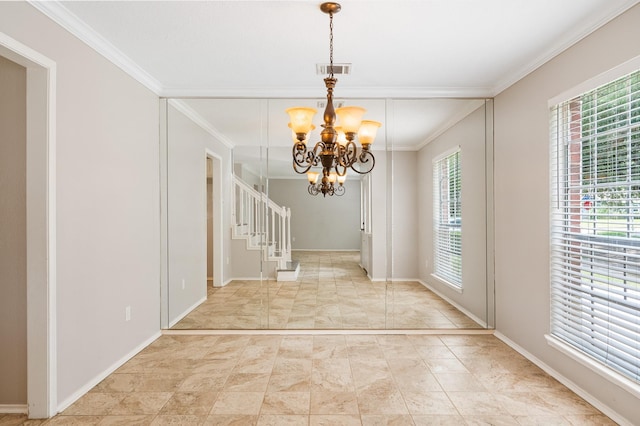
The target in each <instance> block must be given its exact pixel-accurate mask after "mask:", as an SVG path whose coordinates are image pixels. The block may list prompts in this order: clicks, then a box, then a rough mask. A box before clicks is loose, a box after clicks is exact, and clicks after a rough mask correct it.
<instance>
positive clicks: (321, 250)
mask: <svg viewBox="0 0 640 426" xmlns="http://www.w3.org/2000/svg"><path fill="white" fill-rule="evenodd" d="M291 251H292V252H294V251H320V252H336V253H338V252H342V251H347V252H351V253H353V252H357V251H360V249H312V248H301V249H291Z"/></svg>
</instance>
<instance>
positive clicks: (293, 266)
mask: <svg viewBox="0 0 640 426" xmlns="http://www.w3.org/2000/svg"><path fill="white" fill-rule="evenodd" d="M299 272H300V262H298V261H297V260H292V261H291V262H287V264H286V266H285V268H278V270H277V271H276V281H295V280H297V279H298V273H299Z"/></svg>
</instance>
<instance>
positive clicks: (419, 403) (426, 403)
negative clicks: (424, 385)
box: [402, 390, 458, 416]
mask: <svg viewBox="0 0 640 426" xmlns="http://www.w3.org/2000/svg"><path fill="white" fill-rule="evenodd" d="M402 395H403V397H404V401H405V403H406V405H407V408H408V410H409V413H411V414H414V415H415V414H430V415H447V416H451V415H456V414H458V410H457V409H456V407H455V406H454V405H453V403H452V402H451V400H450V399H449V397H448V396H447V394H446V393H445V392H429V391H423V390H420V391H417V392H416V391H414V392H403V393H402Z"/></svg>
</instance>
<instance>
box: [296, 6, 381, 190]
mask: <svg viewBox="0 0 640 426" xmlns="http://www.w3.org/2000/svg"><path fill="white" fill-rule="evenodd" d="M320 10H322V11H323V12H324V13H328V14H329V77H327V78H325V79H324V84H325V86H326V87H327V106H326V108H325V110H324V124H323V125H322V127H323V128H324V130H322V132H321V133H320V139H321V140H320V142H318V143H316V145H315V146H314V147H313V149H307V137H308V134H309V132H310V131H311V130H312V129H313V124H312V120H313V116H314V114H315V113H316V112H317V111H316V110H315V109H314V108H306V107H295V108H289V109H287V110H286V111H287V113H288V114H289V118H290V120H291V122H290V123H289V127H291V130H292V131H293V133H294V145H293V151H292V155H293V169H294V170H295V171H296V173H300V174H303V173H307V178H308V179H309V193H310V194H311V195H318V194H319V193H322V195H324V196H325V197H326V196H327V195H342V194H344V186H343V184H344V181H345V179H346V178H347V169H349V168H351V169H352V170H353V171H355V172H357V173H360V174H366V173H369V172H370V171H371V170H373V167H374V166H375V164H376V159H375V157H374V156H373V153H372V152H371V151H370V145H371V144H372V143H373V140H374V139H375V137H376V133H377V131H378V128H379V127H380V126H381V125H382V124H380V123H379V122H377V121H368V120H363V119H362V117H363V115H364V113H365V112H366V110H365V109H364V108H360V107H355V106H354V107H342V108H338V109H335V110H334V108H333V89H334V87H335V85H336V82H337V81H338V80H337V79H336V78H335V77H334V76H333V15H334V13H338V12H339V11H340V4H338V3H322V4H321V5H320ZM336 114H337V115H338V117H339V118H340V125H341V126H340V127H335V126H334V125H335V122H336ZM356 134H357V135H358V141H359V142H360V145H362V148H361V150H360V152H359V153H358V148H357V147H356V144H355V142H354V139H355V136H356ZM319 164H322V180H321V181H320V182H318V178H319V176H320V173H319V172H313V171H310V169H311V167H314V166H318V165H319ZM336 182H338V186H335V183H336Z"/></svg>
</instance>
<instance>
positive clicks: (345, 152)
mask: <svg viewBox="0 0 640 426" xmlns="http://www.w3.org/2000/svg"><path fill="white" fill-rule="evenodd" d="M340 152H341V155H340V156H339V157H338V163H340V165H341V166H343V167H351V166H352V165H353V163H355V162H356V160H357V153H358V148H357V147H356V143H355V142H353V141H348V142H347V144H346V145H345V146H344V147H342V148H341V151H340Z"/></svg>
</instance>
